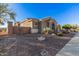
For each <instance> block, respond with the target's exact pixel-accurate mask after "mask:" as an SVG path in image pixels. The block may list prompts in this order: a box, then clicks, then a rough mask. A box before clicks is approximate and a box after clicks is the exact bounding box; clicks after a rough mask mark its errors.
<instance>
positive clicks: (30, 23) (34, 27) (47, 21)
mask: <svg viewBox="0 0 79 59" xmlns="http://www.w3.org/2000/svg"><path fill="white" fill-rule="evenodd" d="M15 25H16V26H20V27H30V28H31V33H41V32H42V30H43V29H45V28H47V27H49V28H51V29H52V30H54V32H55V31H56V27H57V22H56V20H55V19H53V18H51V17H46V18H43V19H41V20H39V19H36V18H27V19H25V20H24V21H22V22H17V23H15Z"/></svg>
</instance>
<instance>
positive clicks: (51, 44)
mask: <svg viewBox="0 0 79 59" xmlns="http://www.w3.org/2000/svg"><path fill="white" fill-rule="evenodd" d="M74 35H75V33H70V34H65V35H64V36H56V35H48V36H46V37H45V40H43V41H40V40H38V39H37V38H38V37H40V36H42V34H25V35H11V36H5V37H4V36H3V37H0V47H1V46H3V47H2V49H4V50H5V52H1V51H0V55H3V56H55V55H56V54H57V53H58V52H59V51H60V50H61V49H62V48H63V47H64V46H65V44H67V43H68V42H69V41H70V40H71V38H72V37H73V36H74Z"/></svg>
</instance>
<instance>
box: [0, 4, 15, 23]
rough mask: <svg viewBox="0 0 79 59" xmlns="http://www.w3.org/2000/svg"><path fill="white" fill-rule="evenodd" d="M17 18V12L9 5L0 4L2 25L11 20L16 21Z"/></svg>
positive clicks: (0, 21)
mask: <svg viewBox="0 0 79 59" xmlns="http://www.w3.org/2000/svg"><path fill="white" fill-rule="evenodd" d="M15 16H16V14H15V12H14V11H12V10H11V9H10V8H9V4H4V3H0V24H3V23H4V22H6V21H9V20H14V21H15Z"/></svg>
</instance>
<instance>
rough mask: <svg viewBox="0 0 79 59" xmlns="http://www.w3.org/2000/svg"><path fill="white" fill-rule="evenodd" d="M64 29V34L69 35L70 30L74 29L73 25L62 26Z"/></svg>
mask: <svg viewBox="0 0 79 59" xmlns="http://www.w3.org/2000/svg"><path fill="white" fill-rule="evenodd" d="M62 28H64V29H65V31H64V33H69V32H70V29H71V28H72V25H70V24H65V25H63V26H62Z"/></svg>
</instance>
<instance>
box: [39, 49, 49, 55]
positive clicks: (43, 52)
mask: <svg viewBox="0 0 79 59" xmlns="http://www.w3.org/2000/svg"><path fill="white" fill-rule="evenodd" d="M40 54H41V55H42V56H48V55H49V53H48V51H47V50H45V49H44V50H43V51H42V52H41V53H40Z"/></svg>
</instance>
